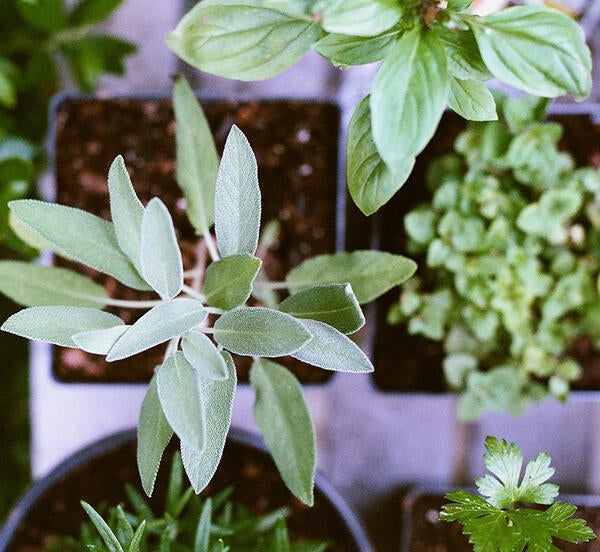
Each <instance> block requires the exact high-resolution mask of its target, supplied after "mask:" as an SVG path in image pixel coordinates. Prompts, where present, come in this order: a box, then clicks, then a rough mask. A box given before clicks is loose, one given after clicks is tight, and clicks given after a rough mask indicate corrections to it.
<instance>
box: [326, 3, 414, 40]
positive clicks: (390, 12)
mask: <svg viewBox="0 0 600 552" xmlns="http://www.w3.org/2000/svg"><path fill="white" fill-rule="evenodd" d="M317 10H318V11H319V16H320V19H321V25H322V26H323V29H325V30H326V31H327V32H328V33H339V34H344V35H355V36H376V35H378V34H381V33H383V32H384V31H387V30H388V29H391V28H392V27H393V26H394V25H395V24H396V23H397V22H398V21H399V20H400V17H402V7H401V5H400V3H399V2H397V1H396V0H326V1H325V2H321V3H320V4H319V5H318V7H317Z"/></svg>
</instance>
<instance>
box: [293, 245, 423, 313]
mask: <svg viewBox="0 0 600 552" xmlns="http://www.w3.org/2000/svg"><path fill="white" fill-rule="evenodd" d="M416 269H417V265H416V263H415V262H414V261H411V260H410V259H408V258H406V257H403V256H402V255H392V254H391V253H385V252H383V251H368V250H364V251H353V252H351V253H334V254H330V255H317V256H315V257H312V258H310V259H307V260H306V261H304V262H303V263H301V264H299V265H298V266H297V267H295V268H293V269H292V270H291V271H290V272H289V273H288V275H287V277H286V282H287V283H288V284H289V286H290V289H291V290H292V291H293V292H296V291H300V290H301V289H305V288H307V287H311V286H315V285H319V284H333V283H341V282H349V283H350V284H351V285H352V289H353V291H354V294H355V295H356V298H357V299H358V302H359V303H361V304H362V303H368V302H369V301H371V300H373V299H375V298H376V297H379V296H380V295H381V294H383V293H385V292H386V291H387V290H389V289H391V288H392V287H394V286H398V285H400V284H402V283H403V282H404V281H406V280H408V278H410V277H411V276H412V275H413V274H414V272H415V270H416Z"/></svg>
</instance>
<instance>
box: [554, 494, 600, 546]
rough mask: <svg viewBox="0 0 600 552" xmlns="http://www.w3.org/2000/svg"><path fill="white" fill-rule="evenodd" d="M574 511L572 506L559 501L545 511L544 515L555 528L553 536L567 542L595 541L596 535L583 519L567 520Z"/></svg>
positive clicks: (574, 508)
mask: <svg viewBox="0 0 600 552" xmlns="http://www.w3.org/2000/svg"><path fill="white" fill-rule="evenodd" d="M576 510H577V508H576V507H575V506H573V505H572V504H568V503H564V502H559V501H557V502H555V503H554V504H552V505H551V506H550V507H549V508H548V509H547V510H546V512H545V513H546V515H547V516H548V517H549V518H550V520H551V521H552V523H553V525H554V526H555V530H554V533H553V534H554V536H556V537H558V538H559V539H563V540H566V541H568V542H578V541H583V542H587V541H589V540H592V539H595V538H596V533H595V532H594V531H593V530H592V529H591V528H590V527H588V526H587V525H586V521H585V520H584V519H569V518H570V517H571V516H572V515H573V514H574V513H575V512H576Z"/></svg>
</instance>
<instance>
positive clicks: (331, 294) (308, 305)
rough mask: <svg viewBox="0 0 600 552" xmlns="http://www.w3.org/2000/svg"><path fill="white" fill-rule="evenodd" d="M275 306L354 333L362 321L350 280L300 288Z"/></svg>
mask: <svg viewBox="0 0 600 552" xmlns="http://www.w3.org/2000/svg"><path fill="white" fill-rule="evenodd" d="M277 308H278V309H279V310H280V311H281V312H286V313H288V314H291V315H292V316H293V317H295V318H310V319H312V320H319V321H321V322H325V323H326V324H329V325H330V326H333V327H334V328H336V329H337V330H339V331H340V332H342V333H344V334H351V333H354V332H355V331H357V330H359V329H360V328H362V327H363V325H364V323H365V317H364V315H363V313H362V310H361V309H360V306H359V304H358V300H357V299H356V296H355V295H354V292H353V291H352V286H351V285H350V284H326V285H322V286H314V287H310V288H307V289H303V290H302V291H299V292H298V293H295V294H294V295H290V296H289V297H287V298H286V299H284V300H283V301H282V302H281V303H280V304H279V306H278V307H277ZM309 331H310V330H309Z"/></svg>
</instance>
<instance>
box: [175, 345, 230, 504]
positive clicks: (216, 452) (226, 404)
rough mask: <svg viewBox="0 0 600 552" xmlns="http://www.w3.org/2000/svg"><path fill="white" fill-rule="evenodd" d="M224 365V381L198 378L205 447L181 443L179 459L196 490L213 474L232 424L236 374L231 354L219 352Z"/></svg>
mask: <svg viewBox="0 0 600 552" xmlns="http://www.w3.org/2000/svg"><path fill="white" fill-rule="evenodd" d="M221 354H222V355H223V358H224V359H225V363H226V364H227V379H226V380H223V381H219V380H211V379H209V378H201V380H200V394H201V395H202V397H203V398H204V406H205V411H206V446H205V447H204V450H202V451H198V450H194V449H193V448H191V447H190V446H188V445H186V444H184V443H182V444H181V459H182V460H183V465H184V467H185V471H186V473H187V475H188V477H189V479H190V482H191V484H192V487H193V488H194V491H195V492H196V493H199V492H200V491H202V489H204V487H206V485H208V483H209V481H210V480H211V478H212V476H213V475H214V473H215V471H216V469H217V466H218V465H219V461H220V460H221V456H222V454H223V448H224V447H225V438H226V437H227V432H228V431H229V425H230V424H231V410H232V408H233V397H234V394H235V386H236V384H237V377H236V372H235V365H234V364H233V359H232V358H231V355H230V354H229V353H227V352H223V353H221Z"/></svg>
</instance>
